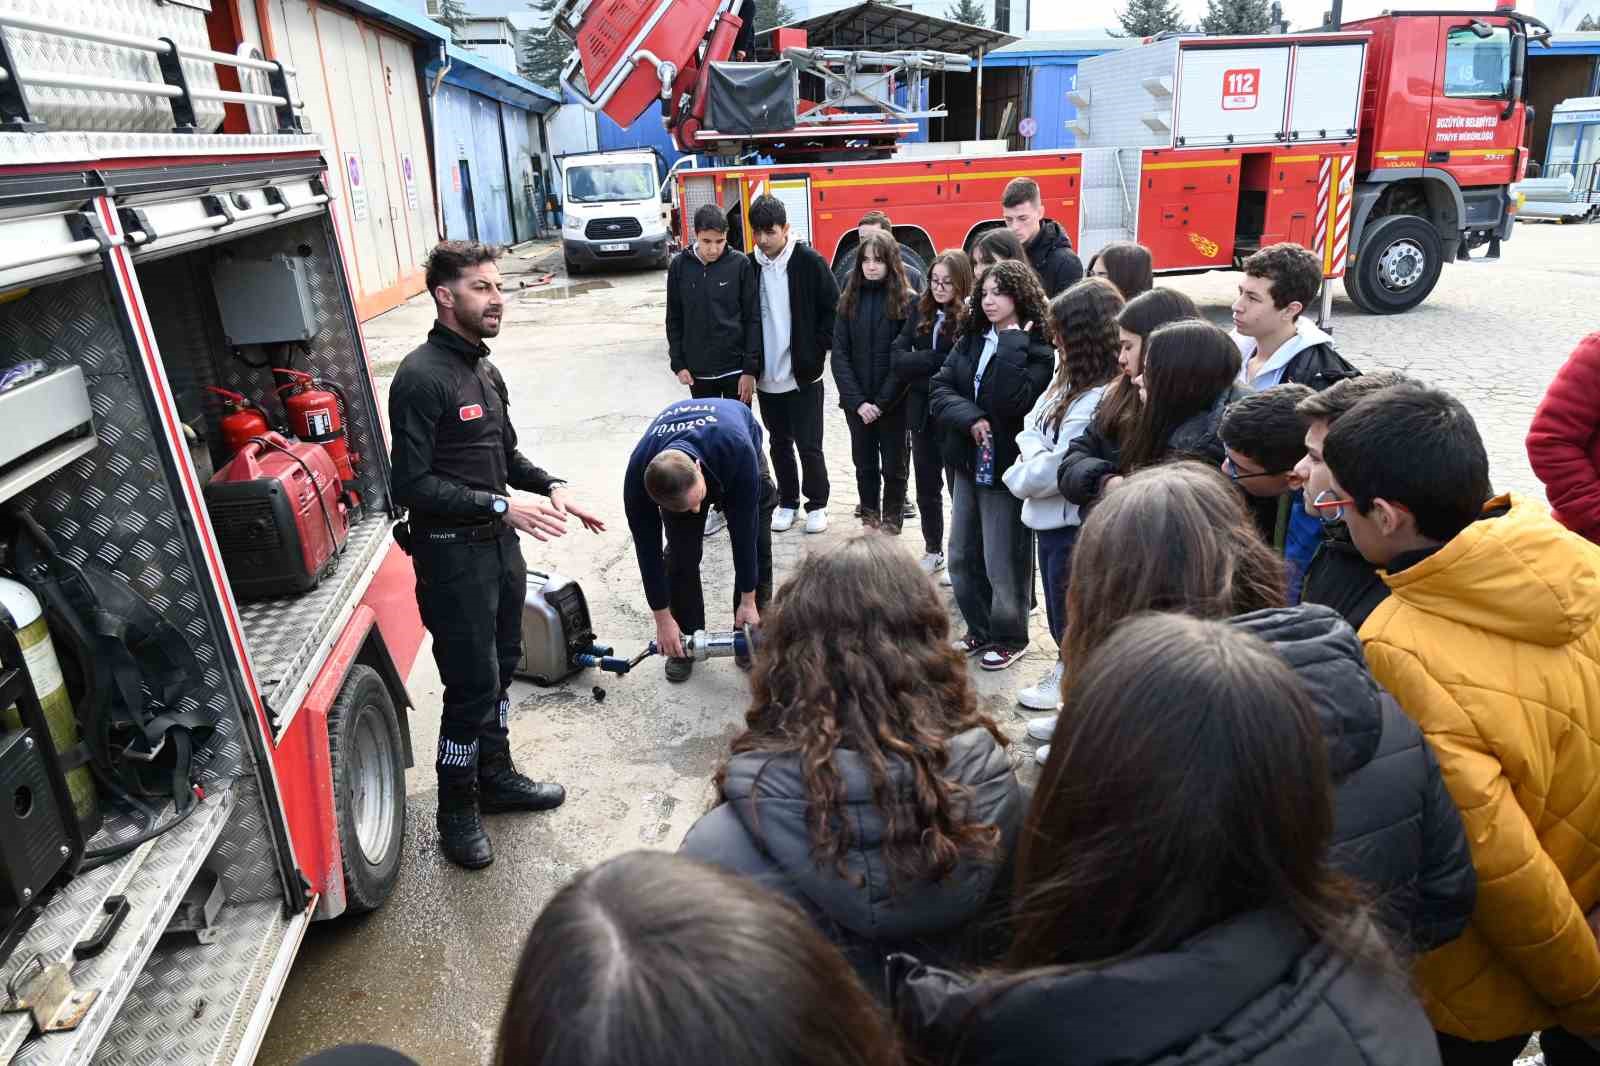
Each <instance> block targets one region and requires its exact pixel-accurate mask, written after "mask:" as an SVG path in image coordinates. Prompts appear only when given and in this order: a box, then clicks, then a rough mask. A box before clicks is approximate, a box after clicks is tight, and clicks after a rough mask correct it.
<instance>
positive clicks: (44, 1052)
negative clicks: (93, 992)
mask: <svg viewBox="0 0 1600 1066" xmlns="http://www.w3.org/2000/svg"><path fill="white" fill-rule="evenodd" d="M232 807H233V793H232V792H231V791H230V790H226V789H225V790H223V791H220V792H214V793H212V794H211V795H209V796H207V797H206V799H205V800H204V801H203V802H202V803H201V805H200V807H199V809H198V810H196V811H195V813H194V814H193V815H192V816H191V817H190V818H189V819H188V820H186V821H185V822H184V823H183V824H181V825H179V826H177V827H175V828H174V829H172V830H171V831H170V832H168V833H165V834H163V835H162V836H160V837H157V838H156V839H155V840H152V841H150V842H149V843H146V844H144V845H141V846H140V847H139V848H138V849H137V850H136V851H134V853H133V854H132V855H129V856H128V857H127V858H124V859H122V860H120V861H118V862H115V863H112V864H110V865H107V866H103V867H101V868H100V869H98V870H92V871H90V872H89V873H87V874H83V875H81V876H79V877H77V878H75V879H73V880H72V881H71V882H70V883H68V885H67V886H66V887H65V888H64V889H63V890H62V891H61V893H59V894H58V895H57V896H56V897H55V898H53V899H52V900H51V901H50V904H49V906H48V907H46V908H45V912H44V914H43V915H41V916H40V917H39V918H38V920H36V921H35V922H34V924H33V927H32V928H31V929H29V930H28V933H27V935H26V936H25V937H24V938H23V940H22V942H21V943H20V944H19V945H18V947H17V949H16V950H15V951H13V952H12V954H11V957H10V958H9V959H7V960H6V962H5V964H4V968H3V971H4V972H3V975H0V977H3V979H6V980H9V978H10V977H11V975H12V973H14V972H15V968H16V967H19V966H22V965H24V964H26V963H27V961H28V960H29V959H31V958H32V957H33V956H34V955H35V954H40V955H43V956H44V959H45V961H46V962H47V963H49V962H54V961H57V960H65V959H67V958H68V957H70V955H71V952H72V947H73V945H74V944H77V943H78V942H80V941H82V940H86V939H88V938H89V937H90V936H91V935H93V933H94V932H95V931H96V930H97V929H98V928H99V926H100V923H101V921H102V920H103V915H102V904H103V903H104V902H105V900H106V899H107V898H108V897H111V896H114V895H118V894H121V895H123V896H126V897H127V900H128V908H129V909H128V916H127V918H126V919H125V920H124V921H123V923H122V927H121V928H120V929H119V930H118V931H117V934H116V936H115V937H113V938H112V940H111V943H110V946H109V947H107V949H106V950H105V951H104V952H102V953H101V954H99V955H96V956H95V957H94V958H92V959H85V960H83V961H81V962H78V963H77V964H75V965H74V966H73V970H72V977H73V980H74V981H75V982H76V983H77V984H79V985H80V986H86V987H90V988H97V989H99V990H100V996H99V998H98V999H96V1000H95V1002H94V1004H93V1006H91V1007H90V1009H89V1013H88V1014H87V1015H86V1016H85V1018H84V1020H83V1021H82V1022H81V1023H80V1024H79V1025H78V1027H77V1028H76V1029H74V1030H72V1031H70V1032H65V1033H51V1034H49V1035H47V1036H35V1037H31V1038H30V1037H29V1036H28V1031H29V1029H30V1028H31V1026H32V1021H31V1019H30V1017H29V1016H28V1015H25V1014H24V1015H16V1014H7V1015H3V1016H0V1059H3V1058H4V1056H5V1053H6V1052H7V1051H8V1049H10V1048H12V1047H15V1046H17V1044H18V1043H20V1049H19V1050H18V1051H17V1053H16V1056H15V1057H14V1058H13V1059H12V1060H11V1061H12V1063H13V1066H76V1064H78V1063H82V1062H86V1061H88V1058H89V1055H90V1054H91V1053H92V1052H93V1051H94V1049H95V1047H96V1046H97V1045H98V1044H99V1042H100V1040H101V1039H102V1038H103V1037H104V1035H105V1033H106V1031H107V1029H108V1028H109V1027H110V1026H111V1024H112V1022H113V1021H114V1020H115V1018H116V1016H117V1014H118V1012H119V1011H120V1010H121V1007H122V1004H123V1000H124V998H125V997H126V996H127V995H128V993H129V991H130V990H131V989H132V988H133V984H134V980H135V978H137V977H138V975H139V973H140V971H141V970H142V969H143V968H144V964H145V960H146V959H148V958H149V956H150V952H151V951H152V950H153V949H154V947H155V944H156V939H157V937H158V936H160V934H161V931H162V930H163V929H165V928H166V927H167V923H168V922H169V921H170V920H171V918H172V912H173V911H174V910H176V909H177V906H178V901H179V900H180V899H181V898H182V897H183V893H184V891H185V889H187V888H188V886H189V882H190V881H192V880H193V879H194V875H195V873H196V872H197V871H198V870H199V869H200V865H201V863H202V862H203V861H204V860H205V857H206V855H207V854H208V853H209V852H210V851H211V847H212V845H213V844H214V843H215V842H216V840H217V837H218V836H219V835H221V833H222V828H223V826H224V825H225V824H226V823H227V818H228V812H229V811H230V810H231V809H232ZM19 1038H20V1039H19Z"/></svg>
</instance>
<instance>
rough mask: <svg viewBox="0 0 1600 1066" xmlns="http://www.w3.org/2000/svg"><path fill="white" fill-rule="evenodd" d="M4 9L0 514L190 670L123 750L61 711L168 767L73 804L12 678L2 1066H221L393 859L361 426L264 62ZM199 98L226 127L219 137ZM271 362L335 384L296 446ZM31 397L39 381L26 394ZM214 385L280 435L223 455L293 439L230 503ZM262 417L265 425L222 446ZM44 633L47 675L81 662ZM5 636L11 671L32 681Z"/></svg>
mask: <svg viewBox="0 0 1600 1066" xmlns="http://www.w3.org/2000/svg"><path fill="white" fill-rule="evenodd" d="M35 10H43V9H42V8H39V9H35V8H31V7H30V8H27V9H26V10H24V9H23V8H21V7H18V6H15V5H12V6H9V7H4V8H0V33H3V36H0V43H3V45H4V47H3V48H0V68H4V69H0V374H3V373H4V372H5V371H7V370H14V369H17V368H24V373H25V374H31V375H32V377H31V378H30V379H29V380H28V381H27V382H26V383H24V384H23V385H21V386H19V387H17V388H14V389H13V388H6V387H5V386H4V385H0V426H5V427H6V429H4V430H0V433H3V434H10V433H12V432H13V431H14V430H16V429H17V427H26V430H27V432H28V433H30V434H36V437H37V439H35V438H34V437H30V438H29V444H30V445H32V446H31V447H29V449H28V450H26V451H25V452H21V453H20V454H17V449H6V450H5V451H4V456H5V460H6V461H5V462H4V464H3V466H0V514H3V516H4V517H5V518H7V519H10V518H13V517H14V516H16V515H19V514H20V515H26V516H28V518H29V519H31V521H32V522H33V523H35V524H36V525H37V527H38V528H39V529H41V530H42V531H43V533H44V535H45V536H46V537H47V538H48V539H49V540H50V541H52V542H53V544H54V549H55V551H56V552H58V553H59V555H58V557H57V562H55V563H53V564H52V566H53V567H54V568H57V569H61V570H63V571H73V570H74V569H76V570H79V571H84V572H86V571H88V570H91V569H98V570H99V571H100V572H102V573H106V574H110V575H112V576H113V577H114V579H115V581H116V582H118V583H120V585H121V586H122V587H124V588H125V589H127V590H129V591H130V593H131V595H132V596H134V597H136V598H137V600H138V601H139V602H140V603H141V604H142V605H143V607H144V608H147V609H148V612H147V613H149V614H150V615H151V616H153V617H159V618H160V619H161V621H162V622H164V623H165V624H166V626H167V627H168V633H169V636H168V639H170V640H177V641H179V642H181V645H182V651H181V652H180V653H179V658H180V659H183V658H188V657H192V667H190V668H186V669H185V671H184V677H183V681H182V684H181V685H180V686H178V688H177V691H176V692H168V693H166V696H167V697H168V699H169V702H167V703H164V704H161V705H160V706H159V708H158V709H159V710H160V713H162V714H163V715H170V716H173V717H181V718H183V719H184V720H185V721H188V722H190V723H192V726H191V727H190V728H186V729H184V730H182V731H181V736H180V734H179V733H178V732H169V733H165V734H161V739H162V741H164V742H165V741H170V743H159V744H145V743H144V742H143V738H139V737H132V738H130V737H129V736H128V735H126V734H125V733H119V732H118V731H117V730H118V729H119V724H118V723H111V724H109V725H106V724H105V723H100V722H95V721H88V720H84V721H80V722H79V725H80V727H81V731H82V734H83V735H84V736H86V737H87V736H89V735H90V731H91V730H95V729H99V728H101V726H102V725H104V726H105V728H106V729H107V730H108V731H109V735H110V736H112V737H113V738H115V739H114V743H113V745H112V746H111V747H112V748H114V749H115V751H116V752H120V755H118V756H116V757H118V758H125V759H134V760H139V761H140V762H141V763H142V764H143V765H145V766H148V767H151V768H153V769H154V770H155V771H156V773H157V774H158V775H159V774H160V773H162V772H165V773H167V774H168V775H169V776H170V777H171V778H173V780H172V786H171V788H170V789H168V790H167V791H166V794H164V795H163V794H161V793H160V792H159V791H157V792H155V793H146V794H143V795H139V794H135V793H129V792H123V791H119V790H118V789H116V788H113V787H110V786H109V785H108V784H107V783H106V782H105V781H104V780H103V779H100V778H98V777H97V778H96V784H97V786H98V789H97V791H98V802H97V803H96V804H95V805H94V806H93V808H92V809H90V810H88V811H84V810H82V809H76V808H75V806H74V802H75V798H76V797H74V796H73V795H69V794H68V793H67V792H65V791H63V790H61V789H60V788H57V787H54V786H55V785H59V783H60V781H61V779H62V777H63V772H64V771H66V772H71V764H70V763H69V762H68V760H67V759H66V757H65V755H66V753H65V752H64V751H62V750H61V749H60V748H59V747H58V744H57V742H56V741H55V740H53V739H52V736H53V735H54V731H55V730H54V725H55V723H51V728H50V729H48V730H44V729H41V728H40V726H39V722H38V717H37V716H36V715H34V716H31V717H30V712H29V707H30V706H32V705H33V703H34V700H33V699H32V697H31V696H29V697H28V698H26V699H21V698H19V706H20V707H21V708H22V714H21V719H20V722H19V723H16V724H13V725H5V724H0V751H3V752H5V753H6V754H5V757H4V758H0V796H3V799H0V823H3V824H0V836H3V837H4V839H5V840H6V841H7V846H6V847H5V848H3V849H0V989H3V991H0V1064H6V1063H12V1062H19V1063H21V1062H25V1063H28V1064H29V1066H84V1064H90V1063H127V1062H135V1061H138V1062H156V1061H159V1062H161V1063H164V1064H175V1066H187V1064H207V1066H209V1064H214V1063H238V1064H248V1063H249V1062H251V1061H253V1059H254V1057H255V1054H256V1049H257V1048H258V1047H259V1046H260V1043H261V1040H262V1037H263V1035H264V1033H265V1031H266V1027H267V1023H268V1021H269V1020H270V1018H271V1016H272V1010H273V1007H274V1006H275V1004H276V1003H277V1000H278V993H279V991H280V990H281V988H282V987H283V984H284V982H285V981H286V980H287V978H288V974H289V970H290V967H291V965H292V963H293V961H294V958H295V955H296V952H297V949H298V948H299V945H300V942H301V939H302V937H303V936H304V934H305V931H306V928H307V925H308V924H309V923H310V922H311V921H312V920H315V919H319V918H326V917H333V916H336V915H339V914H343V913H354V912H359V911H365V910H371V909H373V908H375V907H378V906H380V905H381V904H382V903H383V902H384V900H385V899H386V898H387V897H388V895H389V892H390V890H391V889H392V888H393V886H394V884H395V882H396V879H397V877H398V875H399V866H400V856H401V842H402V839H403V835H404V829H405V781H404V769H405V767H406V766H408V765H410V763H411V750H410V732H409V728H408V723H407V712H408V709H409V706H410V700H409V698H408V696H407V693H406V689H405V686H404V684H403V681H402V678H403V677H404V676H405V673H406V672H407V671H408V669H409V666H410V663H411V661H412V659H413V658H414V656H415V654H416V652H417V649H418V646H419V644H420V641H421V627H420V624H419V623H418V622H417V621H416V619H415V616H414V613H411V611H412V609H411V607H410V604H409V600H410V592H411V570H410V565H409V561H408V560H407V559H406V558H405V556H404V555H402V554H400V553H399V552H397V551H395V550H393V548H394V545H393V541H392V538H391V536H390V530H391V528H392V526H393V524H394V504H393V501H392V498H391V496H390V491H389V469H388V447H387V444H386V441H385V435H384V429H383V426H382V423H381V421H380V412H379V407H378V402H377V397H376V391H375V389H374V386H373V381H372V377H371V375H370V373H369V368H368V363H367V357H366V351H365V347H364V343H363V340H362V335H361V330H360V326H359V322H358V319H357V317H356V312H355V307H354V304H353V300H352V293H351V288H350V284H349V282H348V279H347V276H346V266H345V260H344V258H343V255H342V254H341V250H340V245H339V239H338V233H337V229H336V226H335V224H334V219H333V218H332V216H331V215H330V209H331V208H330V197H329V192H328V186H327V184H326V181H325V167H326V162H325V160H324V157H323V154H322V150H323V149H322V143H321V140H320V138H319V137H318V136H317V135H315V134H313V133H308V132H307V131H305V130H304V129H303V123H302V122H301V120H300V116H299V113H298V108H297V103H298V89H297V87H296V81H295V77H294V72H293V71H292V70H290V69H287V68H285V67H283V66H282V65H281V64H279V63H276V62H274V61H271V60H268V59H264V58H263V57H262V56H261V54H260V52H259V51H258V50H256V49H255V48H254V47H253V46H250V45H248V44H247V45H245V46H244V47H242V48H241V49H240V50H239V51H238V53H229V52H217V51H213V50H212V48H211V47H210V43H209V37H208V31H207V25H206V15H205V13H204V11H202V10H201V9H200V8H199V7H194V6H182V5H175V4H174V5H168V4H161V3H156V2H147V0H139V2H129V3H124V4H119V5H115V6H114V7H113V6H111V5H79V6H77V7H73V8H69V7H61V8H60V10H59V12H58V13H56V14H54V15H52V16H50V17H48V18H47V17H43V16H37V15H35V14H34V13H33V12H34V11H35ZM219 70H224V71H228V70H231V71H232V72H234V73H235V74H236V76H237V78H238V84H239V85H240V86H241V88H240V89H238V90H232V89H224V88H222V87H221V85H222V83H220V82H219V77H218V71H219ZM226 83H227V84H233V81H232V78H228V79H227V81H226ZM229 106H242V107H243V108H244V110H245V111H246V113H247V114H248V115H249V118H250V132H248V133H231V132H230V133H224V132H219V130H220V127H221V125H222V120H223V115H224V108H225V107H229ZM283 370H292V371H296V372H300V373H301V374H309V375H311V376H312V378H313V379H314V381H315V382H316V383H317V384H316V388H317V390H318V391H319V392H325V393H326V394H328V395H330V396H333V397H337V399H336V402H331V403H330V404H329V405H327V406H326V407H324V408H321V409H319V410H304V411H302V412H301V413H302V414H303V415H304V416H305V418H306V421H305V422H304V423H303V424H302V430H301V432H302V433H303V434H304V436H303V437H302V439H301V440H300V441H293V440H292V439H290V438H289V436H288V432H289V429H288V427H289V422H290V415H291V412H290V411H289V410H288V408H289V407H291V406H293V405H294V403H295V401H296V399H297V398H298V400H299V401H300V406H301V407H305V406H306V402H307V401H308V400H309V399H312V398H314V397H312V396H311V395H310V394H308V392H307V389H309V388H310V387H311V386H310V385H308V384H307V383H306V379H304V378H303V377H302V378H299V379H296V378H294V377H293V375H285V374H283V373H281V371H283ZM296 381H298V382H299V384H295V382H296ZM41 387H47V388H48V390H49V391H48V395H50V396H52V397H54V398H55V400H54V402H52V403H51V404H49V405H43V404H40V403H39V402H37V401H30V400H29V398H28V391H29V390H30V389H36V388H41ZM213 387H215V388H221V389H225V390H228V391H231V392H232V393H236V394H240V395H242V396H244V397H248V398H249V401H250V402H251V403H252V404H254V405H255V406H256V408H257V409H258V411H259V413H260V415H261V417H262V419H263V422H262V425H265V426H271V427H273V428H274V429H275V430H277V433H274V434H268V433H265V432H260V431H259V427H258V430H257V431H256V432H253V433H247V434H246V437H247V438H250V439H248V440H246V441H245V442H244V443H243V445H242V447H239V449H238V450H239V451H240V452H241V453H242V452H243V451H244V450H246V449H249V448H252V447H259V448H260V449H261V450H262V454H263V455H265V454H266V453H267V452H269V451H270V452H273V453H274V454H277V453H280V452H282V453H285V454H292V456H294V457H295V458H294V459H293V460H292V461H287V462H282V463H280V464H279V473H278V474H277V475H275V476H274V477H273V478H272V479H270V480H268V479H261V480H259V481H257V482H255V483H252V484H248V485H245V488H246V489H249V490H251V491H250V493H249V496H248V498H239V497H237V495H236V496H235V497H232V498H230V499H228V500H222V499H221V498H220V497H218V496H216V495H214V493H213V492H212V491H209V490H211V489H214V488H215V486H216V484H217V482H218V477H219V476H220V474H221V473H222V471H223V468H224V467H225V465H228V464H230V461H231V460H233V459H234V455H233V454H231V453H232V449H233V448H234V447H235V446H238V445H239V443H240V442H239V440H238V439H237V438H235V439H234V440H233V443H232V444H230V443H229V427H228V426H225V425H224V422H225V421H228V420H230V419H231V420H233V424H234V426H237V425H238V421H237V419H236V418H235V417H234V416H236V415H238V414H239V413H240V412H239V411H237V410H235V411H234V412H233V414H232V415H230V414H229V408H228V407H225V406H224V405H223V404H222V403H221V402H219V400H218V398H217V396H216V395H215V393H214V392H213V391H212V390H213ZM286 392H287V393H289V395H285V393H286ZM304 426H310V429H309V430H307V429H305V428H304ZM334 432H337V435H338V447H337V448H336V447H335V446H334V442H333V440H332V438H331V436H329V435H330V434H332V433H334ZM269 437H276V439H277V440H278V441H284V442H287V443H286V444H283V445H278V444H271V443H268V444H259V443H252V441H254V442H259V441H266V440H268V438H269ZM319 440H320V441H322V442H324V443H325V445H326V450H327V451H328V452H330V453H332V452H338V451H343V452H345V453H346V454H347V456H348V459H349V463H350V465H349V466H348V467H347V468H346V469H345V471H344V472H340V473H338V474H334V473H332V471H334V469H335V467H334V465H333V462H332V460H330V459H327V458H326V457H324V458H317V456H318V454H319V453H320V452H321V451H322V450H323V448H322V447H319V445H318V441H319ZM263 465H265V464H263ZM335 478H336V479H337V483H336V484H330V479H335ZM231 487H234V488H237V487H238V483H235V485H234V486H231ZM7 524H9V523H7ZM324 532H326V533H327V534H328V535H329V539H330V540H333V541H335V542H336V543H337V545H338V547H337V549H336V551H335V554H333V555H332V556H331V557H324V556H321V555H319V556H318V557H317V558H316V559H315V560H314V561H313V562H311V563H309V564H307V565H306V566H305V568H304V569H303V570H302V569H300V561H299V553H298V550H295V551H290V550H286V549H287V548H288V547H289V546H292V545H295V544H303V543H307V542H309V540H316V539H317V538H320V537H321V536H322V535H323V533H324ZM16 561H17V557H16V556H15V553H13V554H12V556H11V557H10V558H8V559H7V560H5V561H4V565H5V566H12V567H14V566H15V564H16ZM280 567H281V568H287V569H288V570H289V571H291V573H288V574H283V573H281V571H280V570H279V569H278V568H280ZM3 568H4V567H0V569H3ZM294 571H298V572H294ZM37 576H38V575H37V574H36V573H21V572H17V570H16V569H12V570H11V572H9V573H7V574H6V577H7V578H16V579H17V580H18V582H19V583H27V582H28V581H29V580H30V579H31V578H35V577H37ZM246 578H248V579H250V580H249V581H248V582H246V581H245V580H243V579H246ZM278 578H281V579H282V580H281V581H277V580H274V579H278ZM306 586H309V587H306ZM0 621H3V619H0ZM52 629H53V630H55V627H54V625H52ZM52 635H53V636H54V637H55V638H56V639H55V643H56V646H57V649H58V650H59V651H60V656H59V659H60V662H62V663H66V664H67V665H69V666H75V667H78V668H80V669H79V670H74V669H68V670H67V671H66V673H67V675H68V685H67V687H68V688H69V689H70V688H71V687H72V686H71V678H72V676H73V675H74V673H76V672H82V670H81V668H82V667H83V666H84V664H83V663H82V662H77V663H67V660H68V659H69V657H70V656H69V653H68V648H67V642H66V641H65V637H66V634H65V633H63V632H61V631H60V630H55V631H54V632H53V634H52ZM0 636H6V637H10V636H11V634H9V633H8V634H0ZM102 646H103V645H95V647H102ZM15 648H16V642H15V640H14V639H7V640H0V658H3V659H4V662H3V663H0V682H6V681H7V679H9V683H10V684H11V685H12V687H11V688H9V689H6V691H7V692H8V693H10V692H23V693H26V692H27V691H28V690H29V689H31V690H34V691H36V692H39V693H41V694H42V693H43V692H44V691H45V690H46V689H49V688H51V687H52V686H59V685H60V681H61V678H60V672H59V671H55V670H54V669H53V667H51V664H52V663H54V662H55V661H56V660H55V659H41V658H39V657H37V656H35V655H33V654H27V653H24V654H22V655H20V656H19V655H17V654H16V653H15ZM7 649H10V653H9V654H6V653H5V652H6V650H7ZM131 651H132V652H133V653H134V656H135V661H142V660H139V659H137V655H138V653H139V649H138V648H133V649H131ZM19 679H20V680H21V681H25V682H27V684H23V685H19V684H18V680H19ZM118 682H119V688H120V692H121V693H122V695H123V696H124V697H125V698H128V699H132V700H135V701H140V700H145V701H151V700H157V699H158V697H159V695H160V694H159V693H157V692H156V691H155V689H154V687H153V685H152V684H151V683H150V677H149V675H145V676H144V677H143V679H142V680H141V679H140V677H139V676H138V675H135V676H133V677H132V678H129V677H126V676H119V677H118ZM130 685H131V689H130V687H129V686H130ZM3 687H4V685H3V684H0V688H3ZM141 688H143V689H144V691H143V692H142V693H141V692H140V690H141ZM71 695H72V697H73V699H74V701H75V703H74V708H73V709H74V710H75V711H76V712H77V713H78V714H79V715H83V714H84V713H86V705H87V701H86V700H85V698H84V694H83V693H82V692H72V693H71ZM6 702H8V700H7V699H0V705H3V704H5V703H6ZM150 706H151V704H150V703H148V702H147V703H146V707H147V708H149V707H150ZM125 724H126V723H121V725H125ZM13 741H15V743H13ZM124 745H126V746H124ZM191 745H192V750H190V746H191ZM179 747H181V748H183V749H185V750H184V751H182V752H177V751H174V748H179ZM151 749H153V750H151ZM102 750H109V749H102ZM79 770H80V771H81V770H82V767H79ZM29 775H31V776H29ZM46 784H50V785H51V786H52V787H45V785H46ZM75 813H76V815H77V817H74V814H75ZM16 841H25V842H26V843H27V846H26V847H12V846H11V843H12V842H16Z"/></svg>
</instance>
